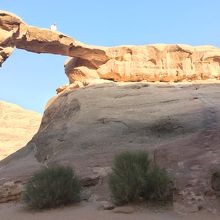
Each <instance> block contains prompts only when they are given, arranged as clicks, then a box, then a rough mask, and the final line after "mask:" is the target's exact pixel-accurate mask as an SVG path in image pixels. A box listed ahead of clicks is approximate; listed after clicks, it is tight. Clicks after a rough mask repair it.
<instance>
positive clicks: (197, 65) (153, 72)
mask: <svg viewBox="0 0 220 220" xmlns="http://www.w3.org/2000/svg"><path fill="white" fill-rule="evenodd" d="M106 54H107V56H108V58H109V60H108V61H107V62H106V63H104V64H103V65H100V66H98V67H97V66H95V65H93V64H92V63H91V62H89V61H88V60H85V59H81V58H72V59H70V60H68V61H67V62H66V64H65V72H66V74H67V76H68V77H69V81H70V83H74V82H75V81H80V82H83V81H84V82H86V81H87V82H89V81H91V80H93V79H94V78H95V79H99V78H100V79H110V80H113V81H122V82H129V81H130V82H138V81H143V80H145V81H149V82H155V81H162V82H180V81H193V80H207V79H219V77H220V49H218V48H215V47H212V46H200V47H192V46H188V45H160V44H155V45H145V46H119V47H112V48H108V49H107V50H106Z"/></svg>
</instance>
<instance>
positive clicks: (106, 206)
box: [99, 201, 114, 210]
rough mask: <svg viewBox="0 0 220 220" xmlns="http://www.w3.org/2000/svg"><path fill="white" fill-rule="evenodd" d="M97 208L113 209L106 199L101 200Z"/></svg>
mask: <svg viewBox="0 0 220 220" xmlns="http://www.w3.org/2000/svg"><path fill="white" fill-rule="evenodd" d="M99 209H103V210H112V209H114V205H113V204H112V203H111V202H108V201H101V202H100V207H99Z"/></svg>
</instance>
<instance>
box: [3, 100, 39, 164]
mask: <svg viewBox="0 0 220 220" xmlns="http://www.w3.org/2000/svg"><path fill="white" fill-rule="evenodd" d="M40 122H41V115H40V114H39V113H36V112H32V111H28V110H25V109H23V108H21V107H19V106H17V105H15V104H11V103H7V102H3V101H0V160H2V159H3V158H5V157H7V156H8V155H10V154H12V153H14V152H15V151H17V150H18V149H20V148H22V147H23V146H25V145H26V144H27V143H28V141H30V140H31V138H32V137H33V135H34V134H35V133H36V132H37V130H38V128H39V126H40Z"/></svg>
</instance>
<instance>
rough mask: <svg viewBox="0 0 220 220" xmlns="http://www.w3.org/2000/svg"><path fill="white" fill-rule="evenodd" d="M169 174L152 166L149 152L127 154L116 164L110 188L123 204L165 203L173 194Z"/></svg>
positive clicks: (117, 159)
mask: <svg viewBox="0 0 220 220" xmlns="http://www.w3.org/2000/svg"><path fill="white" fill-rule="evenodd" d="M170 182H171V181H170V178H169V176H168V175H167V172H166V171H165V170H163V169H161V168H159V167H158V166H156V165H152V164H151V161H150V159H149V156H148V154H147V153H146V152H145V151H127V152H123V153H121V154H119V155H117V156H116V157H115V159H114V161H113V166H112V173H111V174H110V177H109V187H110V191H111V195H112V199H113V202H114V203H115V204H116V205H123V204H127V203H132V202H138V201H140V200H143V199H144V200H145V201H161V200H163V201H164V200H165V199H167V198H168V194H169V193H170V190H169V185H170Z"/></svg>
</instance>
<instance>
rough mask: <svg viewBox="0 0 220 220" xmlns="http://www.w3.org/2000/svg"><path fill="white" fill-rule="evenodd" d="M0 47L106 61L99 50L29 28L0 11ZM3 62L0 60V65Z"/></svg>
mask: <svg viewBox="0 0 220 220" xmlns="http://www.w3.org/2000/svg"><path fill="white" fill-rule="evenodd" d="M0 47H3V48H8V47H11V48H14V47H16V48H19V49H24V50H27V51H30V52H34V53H51V54H60V55H65V56H70V57H79V58H86V59H87V60H89V61H91V62H94V63H99V62H106V61H107V57H106V55H105V51H104V50H102V49H101V48H98V47H93V46H88V45H85V44H83V43H80V42H78V41H76V40H74V39H73V38H71V37H68V36H66V35H64V34H62V33H60V32H54V31H51V30H49V29H41V28H37V27H33V26H29V25H27V24H26V23H25V22H23V21H22V20H21V18H19V17H17V16H16V15H14V14H11V13H8V12H5V11H0ZM3 62H4V59H1V60H0V63H3Z"/></svg>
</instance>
